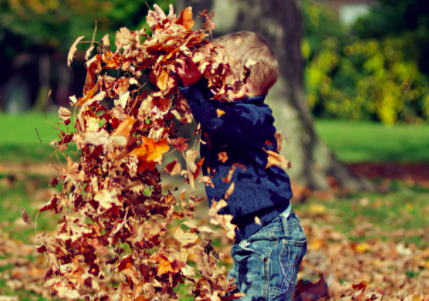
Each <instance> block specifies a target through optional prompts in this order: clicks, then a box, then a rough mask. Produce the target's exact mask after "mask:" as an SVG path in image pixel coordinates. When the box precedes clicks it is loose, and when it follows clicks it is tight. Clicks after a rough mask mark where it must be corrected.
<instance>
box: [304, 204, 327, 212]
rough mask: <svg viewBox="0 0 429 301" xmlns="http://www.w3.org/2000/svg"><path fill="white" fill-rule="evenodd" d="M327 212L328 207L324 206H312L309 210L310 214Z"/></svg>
mask: <svg viewBox="0 0 429 301" xmlns="http://www.w3.org/2000/svg"><path fill="white" fill-rule="evenodd" d="M325 211H326V207H325V206H324V205H322V204H311V205H310V207H309V208H308V212H310V213H313V214H323V213H325Z"/></svg>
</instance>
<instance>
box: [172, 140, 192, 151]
mask: <svg viewBox="0 0 429 301" xmlns="http://www.w3.org/2000/svg"><path fill="white" fill-rule="evenodd" d="M188 140H189V139H185V138H183V137H179V138H177V139H171V145H172V146H174V147H175V148H176V149H177V150H178V151H179V152H183V151H185V150H186V149H187V148H188V144H187V143H186V141H188Z"/></svg>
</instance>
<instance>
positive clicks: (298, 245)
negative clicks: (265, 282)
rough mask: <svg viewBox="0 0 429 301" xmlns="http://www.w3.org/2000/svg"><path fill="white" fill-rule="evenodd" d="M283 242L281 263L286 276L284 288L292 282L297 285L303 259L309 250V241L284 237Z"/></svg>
mask: <svg viewBox="0 0 429 301" xmlns="http://www.w3.org/2000/svg"><path fill="white" fill-rule="evenodd" d="M282 244H283V248H282V251H281V253H280V265H281V269H282V273H283V276H284V280H283V283H282V288H283V289H287V288H288V287H289V286H290V285H291V284H293V285H295V281H296V277H297V274H298V271H299V267H300V265H301V261H302V259H303V258H304V255H305V253H306V252H307V241H306V240H302V241H296V240H288V239H283V242H282Z"/></svg>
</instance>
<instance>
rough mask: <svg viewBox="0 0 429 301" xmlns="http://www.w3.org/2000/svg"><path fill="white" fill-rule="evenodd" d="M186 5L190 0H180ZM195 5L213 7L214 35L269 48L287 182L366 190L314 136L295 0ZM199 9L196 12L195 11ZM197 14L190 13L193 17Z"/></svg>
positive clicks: (271, 97) (208, 0) (220, 0)
mask: <svg viewBox="0 0 429 301" xmlns="http://www.w3.org/2000/svg"><path fill="white" fill-rule="evenodd" d="M180 1H181V2H182V3H183V4H185V5H186V6H189V5H194V4H195V0H194V1H191V0H180ZM198 2H199V3H198V4H199V7H198V8H200V7H204V5H206V6H205V8H210V6H209V5H210V4H212V3H213V7H214V9H215V20H214V21H215V23H216V31H215V35H216V36H218V35H223V34H227V33H231V32H236V31H253V32H255V33H257V34H259V35H260V36H262V37H263V38H264V39H265V40H266V41H267V43H268V44H269V45H270V46H271V47H272V49H273V50H274V52H275V54H276V56H277V58H278V60H279V66H280V77H279V80H278V82H277V83H276V84H275V85H274V87H273V88H272V89H271V90H270V92H269V94H268V97H267V103H268V104H269V105H270V106H271V108H272V109H273V114H274V117H275V119H276V121H275V126H276V128H277V130H278V131H281V132H282V135H283V136H285V137H286V141H287V142H286V145H283V149H284V151H285V156H286V158H287V159H289V160H290V161H291V163H292V168H291V169H289V170H288V173H289V174H290V176H291V179H292V180H293V181H295V182H297V183H299V184H302V185H306V186H308V187H310V188H312V189H317V190H325V189H328V188H329V187H330V186H331V185H332V182H333V181H335V182H336V183H337V184H338V185H339V186H341V187H344V188H349V189H352V190H367V189H371V184H369V182H367V181H366V180H364V179H360V178H357V177H356V176H355V175H353V174H352V173H351V172H350V171H349V169H348V168H347V166H346V165H345V164H343V163H342V162H340V161H339V160H338V159H337V158H336V156H335V154H334V153H333V152H332V151H330V150H329V149H328V147H327V146H326V145H325V144H324V143H323V142H322V141H321V140H320V139H319V138H318V136H317V133H316V132H315V130H314V126H313V117H312V114H311V112H310V110H309V108H308V107H307V105H306V102H305V94H304V85H303V70H304V62H303V59H302V56H301V50H300V45H301V39H302V36H303V21H302V12H301V3H300V0H200V1H198ZM200 10H201V9H200ZM195 12H197V10H195V9H194V13H195Z"/></svg>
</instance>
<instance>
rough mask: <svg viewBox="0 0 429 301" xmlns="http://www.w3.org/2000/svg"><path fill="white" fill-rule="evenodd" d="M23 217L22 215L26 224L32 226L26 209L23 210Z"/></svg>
mask: <svg viewBox="0 0 429 301" xmlns="http://www.w3.org/2000/svg"><path fill="white" fill-rule="evenodd" d="M21 215H22V219H23V220H24V222H25V223H27V224H29V225H31V223H30V217H29V216H28V213H27V212H26V211H25V209H22V210H21Z"/></svg>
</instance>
